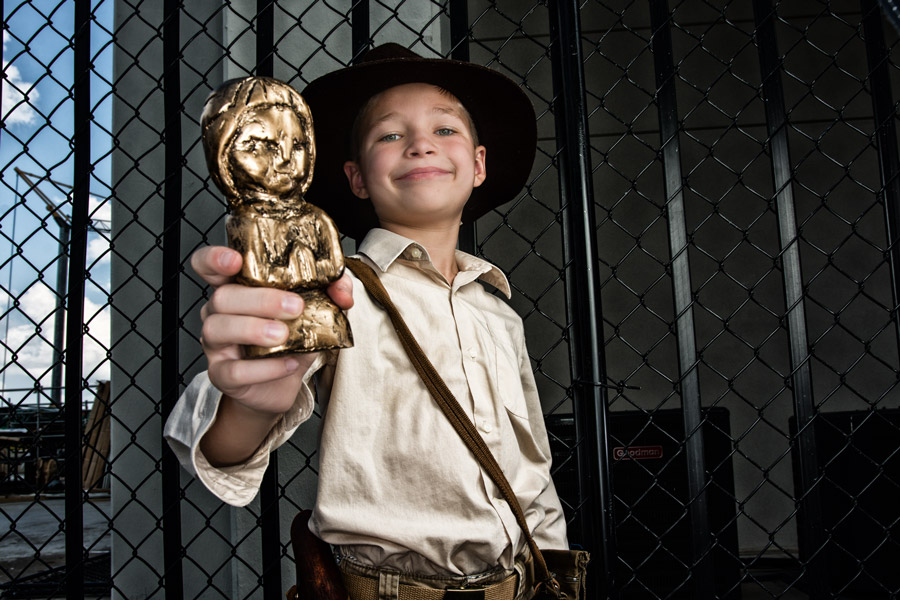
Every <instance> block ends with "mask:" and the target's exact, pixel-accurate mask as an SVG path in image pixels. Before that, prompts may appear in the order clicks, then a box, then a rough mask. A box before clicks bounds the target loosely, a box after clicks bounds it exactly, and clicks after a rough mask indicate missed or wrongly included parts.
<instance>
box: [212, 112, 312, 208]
mask: <svg viewBox="0 0 900 600" xmlns="http://www.w3.org/2000/svg"><path fill="white" fill-rule="evenodd" d="M305 142H306V132H305V131H304V129H303V125H302V124H301V123H300V119H299V118H298V117H297V115H296V114H295V113H294V111H293V110H290V109H289V108H286V107H273V108H268V109H265V110H254V111H250V112H248V113H247V114H246V115H244V119H243V124H242V125H241V128H240V130H239V131H238V133H237V135H236V136H235V138H234V141H233V142H232V143H231V149H230V151H229V154H230V156H229V162H230V164H231V168H232V172H233V176H234V185H235V187H236V188H237V189H238V190H243V191H254V192H263V193H267V194H272V195H275V196H279V197H286V196H290V195H291V194H292V193H293V192H294V191H295V190H297V189H299V188H300V186H301V184H302V183H303V181H304V180H305V179H306V178H307V177H308V175H309V171H310V156H309V152H308V150H307V147H306V143H305Z"/></svg>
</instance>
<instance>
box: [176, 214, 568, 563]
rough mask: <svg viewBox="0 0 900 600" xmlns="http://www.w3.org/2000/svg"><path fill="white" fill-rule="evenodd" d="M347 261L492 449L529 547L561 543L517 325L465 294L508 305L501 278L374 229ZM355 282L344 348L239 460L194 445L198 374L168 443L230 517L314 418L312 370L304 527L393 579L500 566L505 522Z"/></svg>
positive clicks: (505, 555) (206, 404) (210, 409)
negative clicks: (381, 291) (447, 275)
mask: <svg viewBox="0 0 900 600" xmlns="http://www.w3.org/2000/svg"><path fill="white" fill-rule="evenodd" d="M359 255H360V256H362V257H363V259H364V260H365V261H366V262H367V263H369V264H370V266H372V267H373V268H375V270H376V272H377V273H378V274H379V276H380V278H381V280H382V283H384V286H385V288H386V289H387V290H388V292H389V293H390V295H391V298H392V300H393V301H394V303H395V304H396V305H397V307H398V309H399V310H400V312H401V313H402V315H403V318H404V320H405V321H406V323H407V325H408V326H409V328H410V330H411V331H412V333H413V335H414V336H415V337H416V339H417V341H418V342H419V345H420V346H421V347H422V349H423V350H424V352H425V354H426V355H427V356H428V358H429V359H430V360H431V362H432V363H433V364H434V365H435V367H436V369H437V370H438V372H439V373H440V374H441V375H442V377H443V378H444V380H445V381H446V383H447V386H448V387H449V388H450V390H451V391H452V392H453V394H454V396H456V398H457V400H458V401H459V402H460V404H461V405H462V407H463V408H464V409H465V410H466V412H467V413H468V415H469V417H470V418H471V419H472V421H473V422H474V424H475V425H476V427H477V428H478V430H479V432H480V433H481V435H482V437H483V438H484V440H485V442H486V443H487V445H488V447H490V449H491V451H492V452H493V453H494V456H495V458H496V459H497V461H498V462H499V463H500V466H501V467H502V469H503V471H504V473H505V474H506V476H507V478H508V479H509V481H510V484H511V485H512V487H513V490H514V491H515V493H516V496H517V498H518V499H519V503H520V504H521V506H522V509H523V510H524V512H525V515H526V519H527V521H528V524H529V526H530V528H531V530H532V533H533V535H534V537H535V539H536V541H537V543H538V545H539V546H540V547H542V548H567V547H568V545H567V541H566V525H565V520H564V518H563V514H562V510H561V507H560V503H559V499H558V498H557V495H556V490H555V488H554V486H553V482H552V480H551V479H550V448H549V443H548V440H547V433H546V430H545V428H544V420H543V415H542V412H541V406H540V403H539V400H538V396H537V390H536V388H535V383H534V377H533V375H532V371H531V364H530V361H529V358H528V353H527V351H526V348H525V336H524V332H523V329H522V321H521V319H520V318H519V316H518V315H517V314H516V313H515V312H514V311H513V310H512V309H511V308H510V307H509V306H508V305H507V304H506V303H505V302H504V301H502V300H500V299H499V298H497V297H496V296H494V295H492V294H489V293H488V292H487V291H486V290H485V289H484V287H483V286H482V285H481V284H480V283H479V280H481V281H484V282H486V283H489V284H491V285H493V286H494V287H496V288H497V289H499V290H500V291H501V292H503V293H504V294H505V295H506V296H507V297H509V295H510V291H509V283H508V281H507V279H506V277H505V276H504V275H503V273H502V272H500V270H499V269H497V268H496V267H495V266H493V265H491V264H490V263H488V262H486V261H484V260H481V259H479V258H476V257H474V256H471V255H469V254H465V253H463V252H457V264H458V266H459V274H458V275H457V276H456V278H455V279H454V281H453V284H452V285H451V284H448V283H447V281H446V280H445V279H444V277H443V276H442V275H441V274H440V273H439V272H438V271H437V270H436V269H435V268H434V266H433V265H432V263H431V261H430V259H429V257H428V254H427V252H426V251H425V249H424V248H423V247H422V246H420V245H419V244H417V243H415V242H413V241H411V240H408V239H406V238H403V237H400V236H398V235H395V234H393V233H390V232H388V231H385V230H381V229H376V230H373V231H372V232H370V233H369V235H368V236H367V237H366V239H365V240H364V241H363V243H362V244H361V245H360V247H359ZM353 285H354V289H353V297H354V300H355V304H354V306H353V308H352V309H350V310H349V311H348V313H347V316H348V319H349V321H350V325H351V327H352V329H353V338H354V343H355V345H354V347H353V348H348V349H344V350H341V351H339V352H331V353H323V354H321V355H320V356H319V357H318V358H317V360H316V361H315V363H314V364H313V367H312V368H311V369H310V371H309V374H308V376H307V378H306V381H307V385H306V386H304V388H303V389H302V390H301V392H300V394H299V395H298V397H297V400H296V402H295V404H294V408H293V409H292V410H291V411H289V412H287V413H286V414H285V415H284V417H283V418H282V420H281V421H280V422H279V423H278V425H276V427H275V428H274V429H273V431H272V433H271V434H270V435H269V437H268V439H267V441H266V442H265V443H264V444H263V445H262V446H261V448H260V450H259V451H258V452H257V453H256V455H254V456H253V457H251V458H250V459H249V460H248V461H247V463H245V464H243V465H238V466H233V467H227V468H223V469H216V468H214V467H212V466H211V465H210V464H209V463H208V462H207V461H206V459H205V458H204V457H203V454H202V453H201V452H200V450H199V447H198V445H199V440H200V438H201V437H202V436H203V434H204V433H205V431H206V430H207V429H208V428H209V426H210V425H211V424H212V422H213V420H214V419H215V414H216V410H217V408H218V402H219V399H220V397H221V393H220V392H218V390H216V389H215V388H213V387H212V386H211V385H210V383H209V379H208V378H207V377H206V374H205V373H203V374H201V375H199V376H198V377H197V378H195V380H194V381H193V382H192V383H191V385H190V386H189V387H188V389H187V390H186V391H185V393H184V395H183V396H182V397H181V399H180V400H179V401H178V404H177V406H176V407H175V409H174V410H173V412H172V414H171V415H170V417H169V420H168V422H167V423H166V428H165V436H166V438H167V439H168V441H169V443H170V445H171V446H172V448H173V449H174V450H175V453H176V454H177V455H178V457H179V460H180V461H181V463H182V464H183V465H184V466H185V468H186V469H187V470H188V471H190V472H192V473H193V474H195V475H196V476H197V477H198V478H199V479H200V480H201V481H202V482H203V483H204V484H205V485H206V487H207V488H209V490H210V491H211V492H212V493H213V494H215V495H216V496H218V497H219V498H221V499H222V500H223V501H225V502H228V503H230V504H233V505H236V506H243V505H245V504H247V503H248V502H250V500H252V499H253V497H254V496H255V495H256V493H257V490H258V488H259V484H260V481H261V480H262V476H263V472H264V471H265V469H266V466H267V464H268V456H269V452H270V451H271V450H273V449H275V448H277V447H278V446H279V445H281V444H282V443H284V442H285V441H286V440H287V439H288V438H289V437H290V436H291V434H292V433H293V432H294V430H295V429H296V428H297V426H298V425H299V424H300V423H302V422H303V421H304V420H306V419H308V418H309V417H310V415H311V414H312V410H313V405H314V395H315V394H314V391H313V389H312V385H311V383H312V381H313V379H312V374H313V372H316V371H317V372H318V376H317V378H316V380H317V384H316V386H317V389H318V397H319V399H320V402H321V403H322V405H323V408H324V417H323V425H322V427H323V428H322V436H321V442H320V447H319V450H320V459H319V482H318V486H319V487H318V496H317V501H316V507H315V510H314V513H313V518H312V520H311V522H310V523H311V529H312V530H313V532H314V533H316V534H317V535H318V536H319V537H321V538H322V539H324V540H325V541H327V542H329V543H331V544H334V545H336V546H339V547H340V548H339V549H340V552H341V553H342V554H344V555H347V556H351V557H353V558H354V559H355V560H356V561H358V562H360V563H362V564H368V565H376V566H381V567H390V568H396V569H398V570H400V571H401V572H407V573H419V574H426V575H427V574H436V575H468V574H473V573H479V572H482V571H486V570H489V569H491V568H495V567H497V566H498V565H499V566H501V567H503V568H505V569H510V568H512V565H513V562H514V559H515V556H516V555H517V554H518V553H520V552H521V551H522V550H523V549H524V547H525V541H524V538H523V536H522V533H521V530H520V529H519V526H518V525H517V524H516V521H515V517H514V516H513V513H512V511H511V510H510V508H509V507H508V506H507V504H506V502H505V501H504V500H503V499H502V497H501V494H500V492H499V490H498V489H497V488H496V486H495V485H494V483H493V482H492V481H491V480H490V478H489V477H488V475H487V474H486V473H485V472H484V471H483V470H482V469H481V468H480V467H479V465H478V463H477V462H476V461H475V459H474V457H473V456H472V454H471V453H470V452H469V450H468V449H467V448H466V447H465V445H464V443H463V442H462V440H460V438H459V435H458V434H457V433H456V432H455V431H454V429H453V427H452V426H451V425H450V423H449V421H448V420H447V418H446V417H445V416H444V414H443V413H442V412H441V410H440V409H439V408H438V406H437V404H436V403H435V401H434V399H433V398H432V397H431V396H430V395H429V393H428V391H427V389H426V388H425V386H424V384H423V383H422V382H421V380H420V379H419V376H418V374H417V373H416V371H415V369H414V368H413V366H412V364H411V363H410V360H409V358H408V357H407V355H406V353H405V351H404V350H403V347H402V345H401V343H400V340H399V338H398V337H397V334H396V333H395V332H394V329H393V327H392V326H391V323H390V320H389V318H388V316H387V313H385V312H384V311H383V310H382V309H380V308H379V307H378V306H377V305H375V304H374V303H373V302H372V301H371V299H370V298H369V297H368V295H367V294H366V292H365V289H364V288H363V287H362V283H361V282H360V281H359V280H357V279H356V278H355V277H353Z"/></svg>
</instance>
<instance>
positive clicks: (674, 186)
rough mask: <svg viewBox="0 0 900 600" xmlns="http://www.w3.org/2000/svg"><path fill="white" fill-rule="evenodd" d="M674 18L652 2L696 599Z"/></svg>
mask: <svg viewBox="0 0 900 600" xmlns="http://www.w3.org/2000/svg"><path fill="white" fill-rule="evenodd" d="M670 22H671V15H670V13H669V6H668V3H667V2H666V0H650V27H651V30H652V32H653V34H652V36H651V40H650V44H651V46H652V50H653V64H654V71H655V73H656V87H657V109H658V114H659V137H660V155H661V156H662V164H663V173H664V185H665V193H666V214H667V216H668V219H667V225H668V234H669V253H670V255H671V258H672V262H671V272H672V293H673V296H674V301H675V335H676V339H677V347H678V377H679V382H680V386H679V387H680V389H681V411H682V419H683V422H684V452H685V458H686V460H687V483H688V500H689V504H688V514H689V517H690V524H691V554H692V556H691V562H692V565H691V580H692V582H693V595H692V597H693V598H710V599H711V598H714V597H715V585H714V584H715V575H714V572H713V562H712V555H711V543H712V536H711V534H710V527H709V505H708V504H709V503H708V499H707V494H706V455H705V452H704V444H703V412H702V407H701V403H700V381H699V379H700V378H699V375H698V373H697V345H696V337H695V335H696V334H695V331H694V311H693V293H692V286H691V272H690V259H689V257H688V237H687V224H686V222H685V215H684V189H683V186H682V172H681V147H680V141H679V137H678V130H679V123H678V99H677V95H676V91H675V62H674V57H673V55H672V31H671V27H670Z"/></svg>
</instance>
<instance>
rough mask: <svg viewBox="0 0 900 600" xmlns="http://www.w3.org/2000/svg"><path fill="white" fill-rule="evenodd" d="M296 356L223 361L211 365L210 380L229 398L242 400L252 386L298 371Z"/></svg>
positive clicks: (298, 364)
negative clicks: (245, 392)
mask: <svg viewBox="0 0 900 600" xmlns="http://www.w3.org/2000/svg"><path fill="white" fill-rule="evenodd" d="M299 366H300V361H299V360H298V358H297V357H296V356H283V357H277V358H263V359H254V360H223V361H218V362H216V363H213V364H210V365H209V378H210V380H212V381H214V382H215V384H216V387H217V388H218V389H220V390H222V391H223V392H225V393H227V394H228V395H229V396H232V397H235V398H237V399H241V396H243V391H244V390H245V389H247V388H249V387H250V386H253V385H256V384H260V383H269V382H271V381H274V380H277V379H282V378H284V377H287V376H289V375H291V374H293V373H295V372H296V371H297V369H298V368H299Z"/></svg>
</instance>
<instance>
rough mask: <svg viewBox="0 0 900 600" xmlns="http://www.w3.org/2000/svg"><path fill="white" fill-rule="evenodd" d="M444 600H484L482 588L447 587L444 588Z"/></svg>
mask: <svg viewBox="0 0 900 600" xmlns="http://www.w3.org/2000/svg"><path fill="white" fill-rule="evenodd" d="M444 600H484V588H483V587H460V588H447V589H445V590H444Z"/></svg>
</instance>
